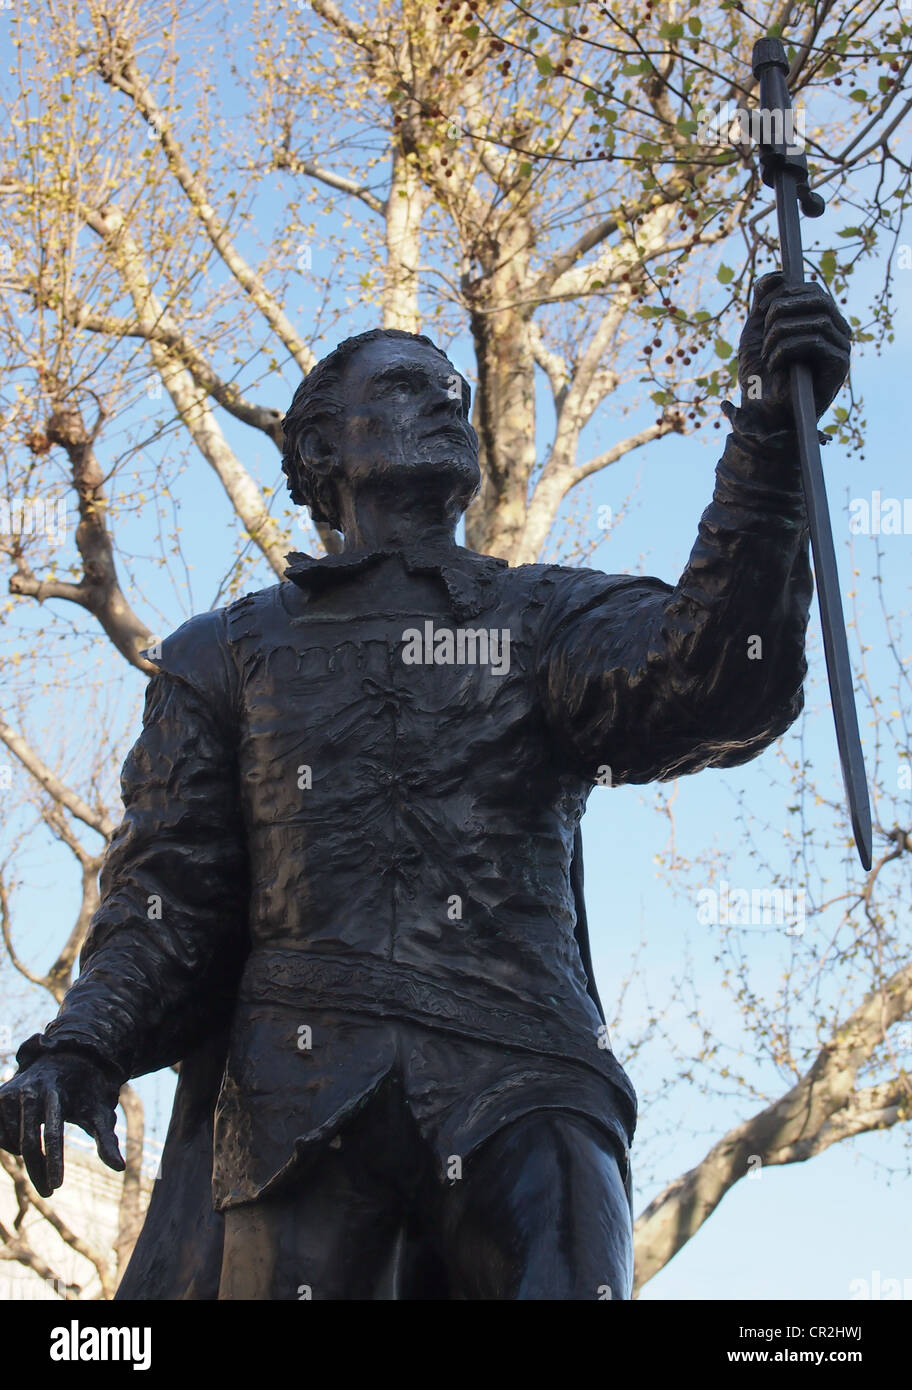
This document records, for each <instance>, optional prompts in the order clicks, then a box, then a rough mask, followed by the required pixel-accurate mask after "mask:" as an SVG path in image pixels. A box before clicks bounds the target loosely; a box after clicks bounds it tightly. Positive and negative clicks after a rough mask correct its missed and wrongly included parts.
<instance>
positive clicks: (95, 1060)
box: [16, 1033, 126, 1090]
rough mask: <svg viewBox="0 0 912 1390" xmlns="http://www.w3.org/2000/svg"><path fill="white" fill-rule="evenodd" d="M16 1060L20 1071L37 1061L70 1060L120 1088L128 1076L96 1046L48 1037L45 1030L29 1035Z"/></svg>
mask: <svg viewBox="0 0 912 1390" xmlns="http://www.w3.org/2000/svg"><path fill="white" fill-rule="evenodd" d="M16 1062H17V1063H18V1066H19V1070H20V1071H25V1070H26V1069H27V1068H28V1067H31V1066H34V1065H36V1064H37V1063H38V1062H58V1063H62V1064H67V1063H69V1064H72V1065H74V1066H75V1067H80V1068H91V1069H92V1070H93V1071H95V1072H98V1073H100V1074H101V1076H103V1077H104V1079H105V1081H107V1082H108V1083H109V1084H110V1085H112V1086H116V1087H117V1088H118V1090H119V1089H120V1087H121V1086H122V1085H123V1083H124V1081H125V1080H126V1078H125V1077H124V1076H123V1075H122V1074H121V1072H120V1071H119V1069H118V1068H117V1067H116V1066H114V1064H113V1063H112V1062H111V1061H109V1060H108V1059H107V1058H106V1057H103V1056H102V1055H101V1053H100V1052H96V1051H95V1049H94V1048H92V1047H89V1046H85V1045H83V1044H81V1043H78V1042H72V1041H71V1040H70V1039H64V1038H61V1039H55V1038H53V1037H51V1038H48V1037H47V1036H46V1034H44V1033H35V1034H33V1035H32V1037H30V1038H26V1040H25V1042H24V1043H23V1044H22V1046H21V1047H20V1048H19V1050H18V1052H17V1053H16Z"/></svg>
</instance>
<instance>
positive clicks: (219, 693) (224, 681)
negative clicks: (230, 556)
mask: <svg viewBox="0 0 912 1390" xmlns="http://www.w3.org/2000/svg"><path fill="white" fill-rule="evenodd" d="M286 587H287V586H286V585H282V584H274V585H272V586H271V587H270V588H268V589H260V590H258V591H257V592H254V593H250V594H245V595H244V596H243V597H242V598H239V599H236V600H235V601H234V602H233V603H229V604H226V605H225V606H224V607H222V608H213V609H211V610H210V611H209V612H208V613H197V614H195V615H194V616H193V617H192V618H188V619H187V621H186V622H185V623H182V624H181V625H180V627H178V628H176V629H175V631H174V632H172V633H170V634H169V635H168V636H167V637H164V638H160V639H156V640H155V641H154V642H152V643H150V645H149V646H148V647H147V649H146V652H145V655H146V656H147V658H148V660H149V661H151V662H152V664H153V665H154V666H156V667H157V668H158V670H159V671H160V672H162V673H163V674H164V675H168V676H171V677H173V678H174V679H175V680H179V681H182V682H184V684H186V685H189V686H191V687H192V688H193V689H194V690H195V691H196V692H197V693H198V694H201V695H203V696H204V697H205V698H206V699H207V700H209V701H210V702H216V703H218V704H220V705H224V704H225V702H226V701H227V702H228V703H229V704H231V705H233V702H234V698H235V695H236V691H237V683H238V675H237V663H236V660H235V655H234V650H233V649H234V644H235V642H236V640H237V638H238V635H239V634H243V633H245V632H249V631H251V630H252V627H253V626H255V625H256V622H257V618H258V615H264V614H266V613H268V612H269V611H271V610H272V609H273V608H274V607H275V606H276V604H277V603H280V591H281V590H282V589H283V588H286ZM251 619H253V624H251ZM261 626H262V622H261Z"/></svg>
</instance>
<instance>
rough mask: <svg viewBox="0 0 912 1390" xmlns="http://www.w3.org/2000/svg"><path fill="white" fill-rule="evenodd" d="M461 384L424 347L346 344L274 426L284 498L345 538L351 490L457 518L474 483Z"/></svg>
mask: <svg viewBox="0 0 912 1390" xmlns="http://www.w3.org/2000/svg"><path fill="white" fill-rule="evenodd" d="M470 401H471V392H470V390H469V386H468V383H467V382H466V381H464V380H463V378H462V377H461V376H460V375H459V373H458V372H457V371H456V370H455V368H454V367H453V364H452V363H451V362H450V360H449V358H448V357H447V356H446V354H445V353H444V352H442V351H441V350H440V348H438V347H436V346H435V345H434V344H433V343H432V342H431V340H430V338H426V337H424V335H423V334H419V333H406V332H404V331H403V330H402V329H398V328H374V329H371V330H370V332H368V333H359V334H358V335H357V337H354V338H346V340H345V342H343V343H340V344H339V346H338V347H337V348H335V350H334V351H333V352H331V353H329V355H328V356H327V357H324V358H323V360H322V361H321V362H318V363H317V365H316V366H315V367H314V368H313V370H312V371H311V372H310V373H309V374H308V375H307V376H306V377H305V378H304V380H303V381H302V383H301V385H300V386H299V387H298V389H297V391H296V392H295V394H294V399H293V400H292V403H291V406H290V408H289V411H288V414H287V415H286V416H285V419H284V420H283V422H282V428H283V430H284V434H285V447H284V453H283V457H282V468H283V470H284V472H285V474H286V475H287V478H288V490H289V492H290V493H291V497H292V500H293V501H294V502H296V503H297V504H298V505H299V506H307V507H309V508H310V511H311V515H312V516H313V518H314V520H315V521H322V522H326V523H327V524H328V525H330V526H333V527H335V528H336V529H337V530H344V517H345V514H346V511H347V510H348V509H347V507H346V505H345V504H346V500H347V498H351V497H352V496H354V495H355V494H356V493H357V492H358V491H359V489H361V490H368V489H369V490H372V491H374V492H379V493H380V494H381V495H382V496H383V497H384V498H385V500H386V501H387V503H388V504H390V505H393V506H395V503H396V501H397V499H400V498H401V500H402V502H403V503H404V504H406V505H412V504H413V503H414V500H415V497H416V494H420V495H423V496H424V498H426V500H428V501H432V502H433V503H434V504H435V505H438V506H439V508H440V509H441V511H442V513H443V514H445V515H447V516H449V517H451V518H452V519H453V520H455V519H457V518H458V517H459V516H461V515H462V513H463V512H464V511H465V509H466V507H467V506H468V505H469V503H470V502H471V500H472V498H473V497H474V496H475V494H476V492H477V491H478V488H479V486H480V484H481V473H480V469H479V464H478V436H477V435H476V433H475V431H474V429H473V428H472V426H471V424H470V423H469V405H470Z"/></svg>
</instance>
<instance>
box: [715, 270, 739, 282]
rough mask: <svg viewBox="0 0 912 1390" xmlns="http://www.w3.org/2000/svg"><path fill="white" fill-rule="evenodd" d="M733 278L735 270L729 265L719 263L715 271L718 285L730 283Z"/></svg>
mask: <svg viewBox="0 0 912 1390" xmlns="http://www.w3.org/2000/svg"><path fill="white" fill-rule="evenodd" d="M734 278H735V272H734V271H733V270H732V268H731V266H730V265H720V266H719V269H718V270H717V271H716V279H717V280H718V282H719V284H720V285H730V284H731V282H732V280H734Z"/></svg>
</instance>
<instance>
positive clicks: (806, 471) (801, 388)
mask: <svg viewBox="0 0 912 1390" xmlns="http://www.w3.org/2000/svg"><path fill="white" fill-rule="evenodd" d="M795 183H796V175H795V174H793V173H792V171H791V170H789V169H781V170H778V171H777V173H776V176H775V192H776V211H777V213H778V217H779V246H780V250H781V255H782V269H783V273H784V275H785V282H786V284H788V285H792V286H799V285H803V284H804V269H803V258H802V250H801V224H800V222H799V219H798V198H797V194H796V192H795ZM791 387H792V405H793V409H794V412H795V429H796V432H797V435H798V454H799V459H800V461H801V481H802V484H803V487H804V498H805V502H806V504H807V512H808V529H809V531H810V536H811V548H812V551H813V556H814V579H815V583H816V587H817V602H818V605H819V608H820V625H821V627H822V629H823V652H824V656H825V658H826V668H827V679H828V681H829V686H830V702H831V704H832V707H833V720H834V723H835V725H836V746H837V748H838V749H839V761H840V764H841V766H842V779H843V782H844V784H845V792H846V800H847V802H848V807H849V818H850V820H851V823H852V834H853V835H854V837H855V844H856V846H857V847H858V857H859V859H860V860H861V863H862V867H863V868H864V869H866V870H867V869H870V867H871V839H872V832H871V804H870V801H869V798H868V781H867V777H866V775H865V765H864V755H863V753H862V750H861V737H860V735H859V732H858V715H857V713H856V710H855V695H854V683H853V679H852V666H851V662H850V661H849V646H848V641H847V640H846V627H845V618H844V616H843V611H842V599H841V597H840V589H839V567H838V565H837V563H836V550H835V547H834V545H833V528H832V526H831V524H830V509H829V506H828V505H827V495H826V483H825V481H824V476H823V465H822V462H821V458H820V441H819V440H818V438H817V411H816V408H815V406H814V383H813V379H812V377H811V369H810V367H808V366H807V364H806V363H804V362H795V363H793V364H792V367H791Z"/></svg>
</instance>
